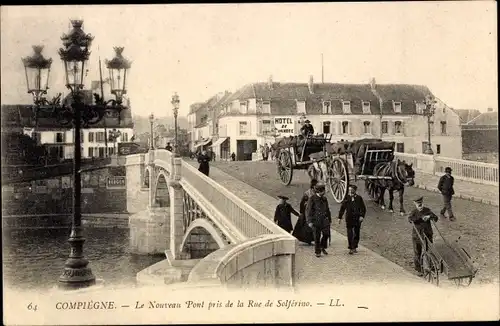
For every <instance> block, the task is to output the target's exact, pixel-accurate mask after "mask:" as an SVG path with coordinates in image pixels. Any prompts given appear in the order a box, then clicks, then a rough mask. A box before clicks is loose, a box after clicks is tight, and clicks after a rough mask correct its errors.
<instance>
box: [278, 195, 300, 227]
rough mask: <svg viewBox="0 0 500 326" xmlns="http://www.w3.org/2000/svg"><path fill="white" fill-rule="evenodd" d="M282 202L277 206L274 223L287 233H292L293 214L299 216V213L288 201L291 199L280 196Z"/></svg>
mask: <svg viewBox="0 0 500 326" xmlns="http://www.w3.org/2000/svg"><path fill="white" fill-rule="evenodd" d="M278 198H279V199H280V202H279V204H278V206H276V211H275V212H274V223H276V224H278V226H279V227H281V228H282V229H283V230H285V231H286V232H288V233H290V232H292V230H293V225H292V214H293V215H295V216H299V213H298V212H297V211H296V210H295V209H293V207H292V205H290V204H289V203H287V202H286V201H287V200H288V199H289V198H288V197H286V196H278Z"/></svg>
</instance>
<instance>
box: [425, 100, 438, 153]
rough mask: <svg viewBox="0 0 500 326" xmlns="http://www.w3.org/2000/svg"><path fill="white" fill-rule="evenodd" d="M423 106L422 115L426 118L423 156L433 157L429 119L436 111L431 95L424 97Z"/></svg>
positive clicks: (431, 123) (434, 101)
mask: <svg viewBox="0 0 500 326" xmlns="http://www.w3.org/2000/svg"><path fill="white" fill-rule="evenodd" d="M424 104H425V108H424V111H423V115H424V116H426V117H427V148H426V149H425V151H424V154H428V155H434V151H433V150H432V145H431V126H432V125H433V121H432V120H431V119H432V117H433V116H434V112H435V111H436V106H435V104H436V100H435V99H434V97H432V95H427V96H426V97H425V101H424Z"/></svg>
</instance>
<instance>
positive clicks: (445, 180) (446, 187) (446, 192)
mask: <svg viewBox="0 0 500 326" xmlns="http://www.w3.org/2000/svg"><path fill="white" fill-rule="evenodd" d="M454 182H455V179H454V178H453V177H452V176H451V168H450V167H449V166H448V167H446V168H445V169H444V175H443V176H442V177H441V178H440V179H439V183H438V190H439V191H440V192H441V195H443V208H442V209H441V218H446V216H445V215H444V213H446V211H448V217H449V218H450V221H455V216H454V215H453V210H452V209H451V198H452V197H453V195H454V194H455V190H454V189H453V183H454Z"/></svg>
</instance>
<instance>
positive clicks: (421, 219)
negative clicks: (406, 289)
mask: <svg viewBox="0 0 500 326" xmlns="http://www.w3.org/2000/svg"><path fill="white" fill-rule="evenodd" d="M423 202H424V199H423V198H422V197H420V198H418V199H416V200H414V203H415V209H414V210H413V211H412V212H411V213H410V215H409V216H408V221H409V222H410V223H413V225H415V227H414V228H413V232H412V237H411V240H412V242H413V254H414V257H413V264H414V268H415V270H416V271H417V272H418V274H419V276H422V275H423V271H422V266H421V264H420V257H421V255H422V243H421V242H420V238H419V237H418V234H417V232H418V233H419V234H420V235H421V236H422V235H424V234H425V236H426V237H427V238H428V239H429V241H430V242H432V241H433V232H432V224H431V220H433V221H434V222H437V220H438V217H437V216H436V214H434V213H433V212H432V211H431V210H430V209H429V208H428V207H425V206H424V204H423ZM422 238H423V237H422Z"/></svg>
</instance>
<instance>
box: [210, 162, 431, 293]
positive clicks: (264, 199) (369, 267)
mask: <svg viewBox="0 0 500 326" xmlns="http://www.w3.org/2000/svg"><path fill="white" fill-rule="evenodd" d="M210 177H211V178H212V179H213V180H215V181H217V183H219V184H220V185H222V186H223V187H225V188H226V189H228V190H229V191H231V192H232V193H234V194H235V195H237V196H238V197H240V198H241V199H242V200H244V201H245V202H246V203H248V204H249V205H250V206H252V207H253V208H255V209H256V210H257V211H259V212H260V213H262V214H263V215H265V216H267V217H268V218H271V219H272V217H273V216H274V209H275V207H276V204H277V198H276V197H272V196H270V195H268V194H266V193H264V192H262V191H260V190H258V189H256V188H255V187H253V186H251V185H249V184H247V183H245V182H243V181H240V180H238V179H237V178H235V177H233V176H231V175H229V174H227V173H225V172H223V171H222V170H220V169H217V168H213V167H211V171H210ZM296 220H297V219H296V218H294V220H293V222H294V223H295V222H296ZM297 243H298V241H297ZM346 243H347V239H346V238H345V237H344V236H342V235H340V234H338V233H337V232H335V231H333V232H332V242H331V245H330V247H329V249H328V251H329V255H328V256H323V257H321V258H316V257H315V256H314V247H313V246H308V245H306V244H298V248H297V255H296V262H295V263H296V265H295V266H296V282H297V285H298V286H299V287H300V286H304V285H311V284H314V285H317V284H352V283H358V284H359V283H365V282H367V283H368V282H376V283H377V284H381V283H382V284H389V283H391V284H405V283H410V284H414V283H415V282H417V284H418V283H420V282H423V281H422V280H421V279H419V278H418V277H416V276H415V275H413V274H412V273H410V272H408V271H406V270H404V268H402V267H401V266H398V265H397V264H395V263H393V262H391V261H389V260H388V259H386V258H384V257H381V256H380V255H378V254H377V253H375V252H373V251H371V250H368V249H366V248H364V247H360V248H359V253H358V254H357V255H348V254H347V251H346V250H345V246H346ZM423 285H426V284H425V283H423Z"/></svg>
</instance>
